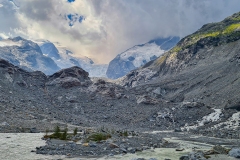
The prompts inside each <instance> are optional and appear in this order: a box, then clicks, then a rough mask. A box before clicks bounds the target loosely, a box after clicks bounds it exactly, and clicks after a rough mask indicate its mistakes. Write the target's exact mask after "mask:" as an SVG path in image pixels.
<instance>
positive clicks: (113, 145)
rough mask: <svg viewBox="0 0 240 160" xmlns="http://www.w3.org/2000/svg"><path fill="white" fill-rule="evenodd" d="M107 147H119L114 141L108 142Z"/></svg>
mask: <svg viewBox="0 0 240 160" xmlns="http://www.w3.org/2000/svg"><path fill="white" fill-rule="evenodd" d="M109 147H110V148H119V146H118V145H117V144H115V143H110V144H109Z"/></svg>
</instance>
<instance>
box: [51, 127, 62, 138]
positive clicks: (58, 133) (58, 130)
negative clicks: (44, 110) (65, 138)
mask: <svg viewBox="0 0 240 160" xmlns="http://www.w3.org/2000/svg"><path fill="white" fill-rule="evenodd" d="M53 135H54V137H56V138H60V137H61V133H60V127H59V126H56V127H55V129H54V133H53Z"/></svg>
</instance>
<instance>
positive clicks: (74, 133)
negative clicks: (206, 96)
mask: <svg viewBox="0 0 240 160" xmlns="http://www.w3.org/2000/svg"><path fill="white" fill-rule="evenodd" d="M77 132H78V129H77V128H75V129H74V131H73V135H74V136H76V135H77Z"/></svg>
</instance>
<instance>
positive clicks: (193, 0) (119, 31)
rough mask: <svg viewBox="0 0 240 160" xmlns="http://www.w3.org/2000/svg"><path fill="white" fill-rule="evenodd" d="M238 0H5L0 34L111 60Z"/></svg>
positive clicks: (210, 18) (230, 9)
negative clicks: (63, 46)
mask: <svg viewBox="0 0 240 160" xmlns="http://www.w3.org/2000/svg"><path fill="white" fill-rule="evenodd" d="M239 4H240V2H239V0H0V21H1V23H0V36H2V37H14V36H23V37H25V38H28V39H47V40H50V41H52V42H60V43H61V44H63V45H65V46H67V47H69V48H70V49H71V50H72V51H74V53H75V54H76V55H86V56H88V57H90V58H92V59H93V60H95V61H97V62H100V63H108V62H109V61H110V60H111V59H113V58H114V57H115V56H116V55H117V54H119V53H121V52H123V51H124V50H126V49H128V48H130V47H132V46H133V45H136V44H141V43H145V42H147V41H149V40H151V39H154V38H157V37H167V36H181V37H183V36H186V35H188V34H191V33H192V32H194V31H196V30H197V29H199V28H200V27H201V26H202V25H203V24H205V23H210V22H217V21H220V20H222V19H223V18H225V17H227V16H230V15H231V14H233V13H235V12H239V11H240V5H239Z"/></svg>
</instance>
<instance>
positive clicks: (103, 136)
mask: <svg viewBox="0 0 240 160" xmlns="http://www.w3.org/2000/svg"><path fill="white" fill-rule="evenodd" d="M111 137H112V136H111V135H110V134H106V133H94V134H92V135H90V136H89V137H88V138H87V139H86V141H87V142H89V141H96V142H100V141H102V140H107V139H108V138H111Z"/></svg>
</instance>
